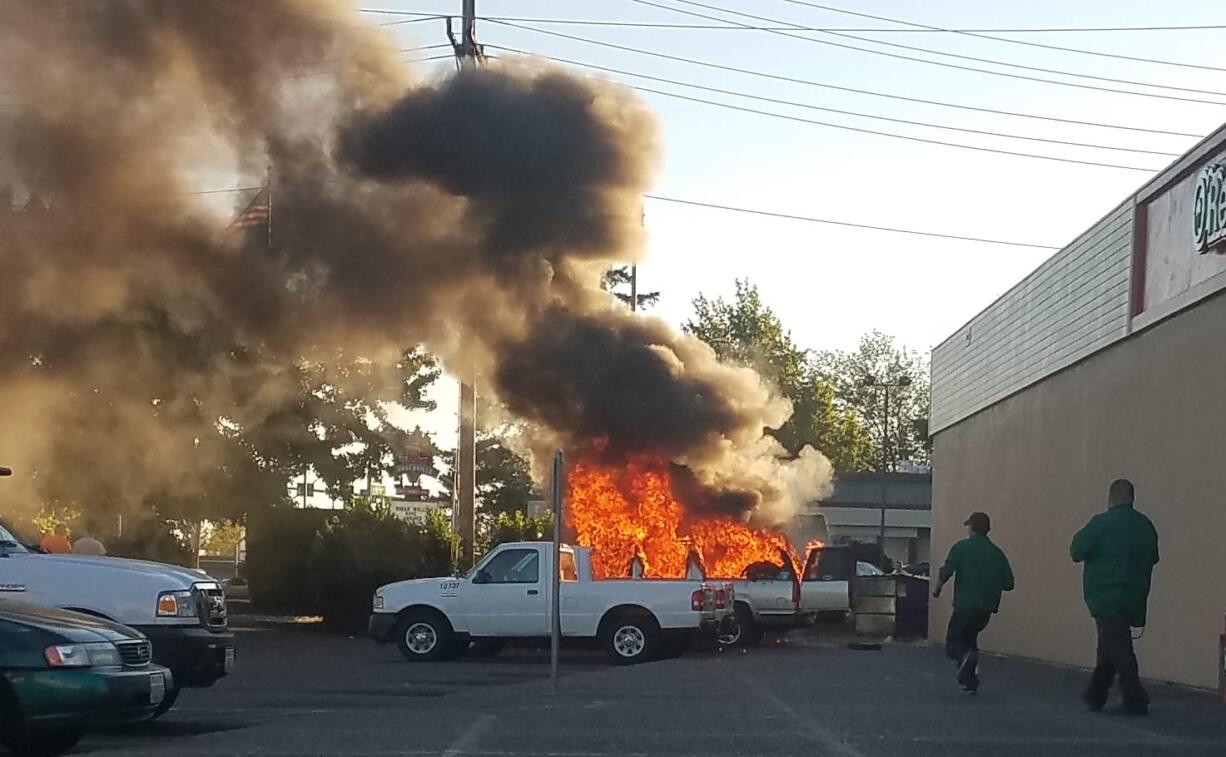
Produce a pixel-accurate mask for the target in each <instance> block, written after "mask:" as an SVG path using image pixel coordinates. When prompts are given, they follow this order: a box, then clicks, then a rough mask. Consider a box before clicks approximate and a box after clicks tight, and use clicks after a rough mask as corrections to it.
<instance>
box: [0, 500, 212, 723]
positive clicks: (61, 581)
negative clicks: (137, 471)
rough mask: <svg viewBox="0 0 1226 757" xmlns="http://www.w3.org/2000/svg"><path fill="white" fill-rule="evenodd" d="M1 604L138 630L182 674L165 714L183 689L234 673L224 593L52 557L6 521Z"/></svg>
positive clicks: (0, 536)
mask: <svg viewBox="0 0 1226 757" xmlns="http://www.w3.org/2000/svg"><path fill="white" fill-rule="evenodd" d="M0 597H5V598H9V599H19V600H21V601H23V602H29V603H31V604H37V605H43V606H45V607H56V608H59V609H62V610H71V611H75V612H80V613H84V614H86V615H92V616H94V617H97V618H102V619H105V620H110V621H113V622H115V623H122V624H124V625H126V626H131V627H132V628H135V629H136V630H137V631H139V632H140V633H142V634H144V635H145V636H146V637H148V639H149V640H150V641H152V642H153V661H154V662H155V663H157V664H159V665H163V666H165V667H167V668H170V670H171V671H172V672H173V673H174V677H173V679H172V681H171V686H170V687H169V688H168V689H167V691H166V697H165V699H163V700H162V703H161V706H160V707H159V709H158V712H157V714H158V715H161V714H162V713H164V712H166V711H167V710H169V709H170V708H171V706H173V705H174V703H175V700H176V699H177V698H178V696H179V691H180V689H181V688H182V687H196V686H212V685H213V683H215V682H216V681H217V680H218V679H220V678H222V677H223V676H225V675H228V674H229V673H230V672H231V671H232V670H233V668H234V659H235V657H234V634H233V633H231V632H230V629H229V624H228V619H227V616H226V598H225V593H224V592H223V591H222V588H221V585H220V584H218V583H217V582H216V581H214V580H213V579H211V578H209V577H208V576H207V575H205V574H204V573H201V572H200V571H193V570H188V569H187V568H180V567H178V566H174V565H163V564H161V563H153V562H144V561H141V560H125V559H122V558H117V557H87V556H84V555H49V554H44V553H43V552H42V551H41V550H39V549H38V548H37V547H35V546H32V540H25V541H24V543H23V540H22V539H20V538H19V537H18V535H17V534H16V533H15V532H14V530H13V529H11V528H9V527H8V526H7V525H6V524H5V523H4V522H3V521H2V520H0Z"/></svg>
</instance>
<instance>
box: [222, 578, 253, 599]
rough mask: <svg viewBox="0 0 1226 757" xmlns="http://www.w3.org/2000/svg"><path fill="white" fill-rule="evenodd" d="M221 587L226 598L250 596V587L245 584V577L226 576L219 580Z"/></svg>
mask: <svg viewBox="0 0 1226 757" xmlns="http://www.w3.org/2000/svg"><path fill="white" fill-rule="evenodd" d="M221 588H222V589H223V590H224V591H225V593H226V599H228V600H229V599H247V598H248V597H249V596H250V593H251V592H250V588H249V587H248V584H247V579H245V578H243V577H242V576H235V577H233V578H227V579H226V580H224V581H222V582H221Z"/></svg>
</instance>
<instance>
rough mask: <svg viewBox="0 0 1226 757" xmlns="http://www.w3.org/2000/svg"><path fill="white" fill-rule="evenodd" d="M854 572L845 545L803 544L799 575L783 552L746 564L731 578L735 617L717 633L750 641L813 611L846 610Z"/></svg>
mask: <svg viewBox="0 0 1226 757" xmlns="http://www.w3.org/2000/svg"><path fill="white" fill-rule="evenodd" d="M855 574H856V561H855V556H854V555H853V554H852V552H851V549H850V548H848V547H831V546H820V547H815V548H813V549H811V550H809V553H808V554H807V555H806V556H805V566H804V570H803V571H802V574H801V575H800V576H797V575H796V571H795V569H794V568H793V565H792V560H791V558H790V557H789V556H788V555H787V554H784V553H781V554H780V557H779V560H778V562H777V563H771V562H758V563H754V564H752V565H750V566H749V567H747V568H746V569H745V572H744V574H743V575H742V576H741V577H740V579H739V580H736V581H735V582H734V583H733V587H734V588H735V589H736V599H735V606H734V612H735V622H734V623H733V625H732V627H731V628H729V629H728V631H727V632H726V633H724V634H723V635H721V636H720V641H721V643H723V644H725V645H729V646H732V645H742V646H753V645H756V644H758V643H759V642H761V641H762V636H763V634H764V633H765V632H766V631H786V630H790V629H792V628H799V627H802V626H805V625H809V624H810V623H812V622H813V620H814V619H815V618H816V617H817V616H818V614H819V613H848V612H850V611H851V590H852V579H853V578H854V576H855Z"/></svg>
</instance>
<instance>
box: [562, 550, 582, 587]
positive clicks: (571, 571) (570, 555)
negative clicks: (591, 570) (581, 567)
mask: <svg viewBox="0 0 1226 757" xmlns="http://www.w3.org/2000/svg"><path fill="white" fill-rule="evenodd" d="M558 565H560V566H561V567H562V580H563V581H578V580H579V571H578V570H576V569H575V553H574V552H563V553H562V559H561V560H559V561H558Z"/></svg>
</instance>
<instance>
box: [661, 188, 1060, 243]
mask: <svg viewBox="0 0 1226 757" xmlns="http://www.w3.org/2000/svg"><path fill="white" fill-rule="evenodd" d="M643 197H645V198H646V199H648V200H656V201H658V202H671V203H675V204H678V205H692V206H694V207H699V208H710V209H712V210H725V211H729V212H732V213H747V214H750V215H756V216H767V217H770V218H785V219H787V220H790V221H805V222H807V223H821V224H828V225H831V226H846V227H849V228H853V229H868V230H870V231H888V232H891V233H894V234H910V235H912V236H920V237H931V238H934V239H957V240H959V241H963V242H981V243H984V244H999V245H1006V246H1009V247H1029V248H1031V249H1036V250H1059V249H1061V248H1059V247H1053V246H1052V245H1046V244H1033V243H1030V242H1011V241H1006V240H1003V239H986V238H984V237H970V236H963V235H961V234H942V233H938V232H935V231H918V230H916V229H901V228H897V227H893V226H875V225H872V224H867V223H852V222H850V221H834V220H831V219H829V218H814V217H812V216H801V215H793V214H791V213H776V212H774V211H771V210H757V209H755V208H741V207H736V206H734V205H720V204H718V203H714V202H700V201H698V200H683V199H681V198H678V197H664V196H661V195H653V194H645V195H643Z"/></svg>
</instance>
